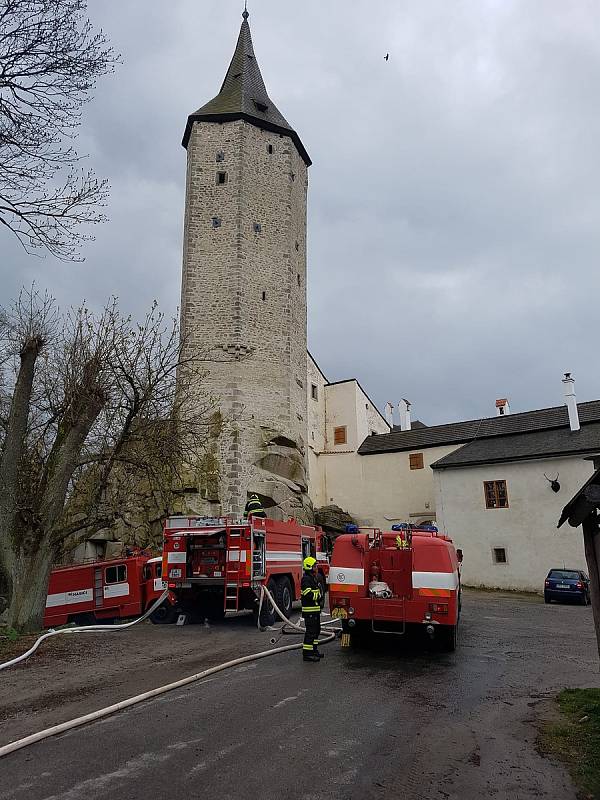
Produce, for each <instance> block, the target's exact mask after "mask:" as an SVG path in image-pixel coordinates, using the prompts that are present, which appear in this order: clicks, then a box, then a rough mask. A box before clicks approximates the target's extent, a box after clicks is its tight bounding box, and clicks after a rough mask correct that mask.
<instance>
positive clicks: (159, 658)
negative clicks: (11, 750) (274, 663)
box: [0, 615, 293, 745]
mask: <svg viewBox="0 0 600 800" xmlns="http://www.w3.org/2000/svg"><path fill="white" fill-rule="evenodd" d="M271 636H272V633H269V632H265V633H261V632H259V631H258V630H257V629H256V628H255V627H254V626H253V625H252V619H251V617H250V615H239V616H238V617H236V618H233V619H228V620H226V621H225V622H223V623H222V624H220V625H214V626H210V627H205V626H204V625H188V626H183V627H177V626H175V625H152V623H150V622H144V623H141V624H140V625H137V626H134V627H133V628H130V629H129V630H126V631H120V632H114V633H112V632H108V633H102V632H98V633H81V634H69V635H66V636H64V637H61V636H57V637H55V638H52V639H49V640H47V641H46V642H42V644H41V645H40V649H39V650H38V651H37V652H36V653H35V654H34V655H33V656H32V657H31V658H30V659H29V660H28V661H26V662H23V663H22V664H19V665H18V666H16V667H13V668H11V669H9V670H6V671H5V672H3V673H2V677H1V689H0V745H3V744H7V743H8V742H10V741H14V740H15V739H19V738H21V737H23V736H27V735H29V734H31V733H35V732H36V731H38V730H41V729H42V728H46V727H49V726H51V725H56V724H58V723H60V722H64V721H66V720H68V719H72V718H73V717H77V716H80V715H82V714H87V713H89V712H90V711H94V710H96V709H98V708H103V707H104V706H108V705H111V704H112V703H116V702H118V701H120V700H124V699H125V698H127V697H132V696H133V695H136V694H140V693H141V692H145V691H147V690H149V689H154V688H155V687H157V686H161V685H163V684H166V683H170V682H171V681H176V680H178V679H180V678H184V677H186V676H188V675H193V674H194V673H196V672H201V671H202V670H204V669H208V668H209V667H212V666H214V665H215V664H221V663H222V662H224V661H228V660H229V659H232V658H236V657H238V656H245V655H248V654H250V653H256V652H259V651H261V650H267V649H269V648H270V647H271V645H270V644H269V640H270V638H271ZM30 640H31V641H30ZM33 641H35V637H23V638H21V639H19V640H18V641H17V642H15V643H12V644H11V646H10V648H8V647H7V648H6V650H5V652H3V654H2V658H1V660H3V661H5V660H8V659H9V658H12V657H14V656H15V655H18V654H19V653H22V652H25V650H27V649H28V648H29V647H30V646H31V644H32V643H33ZM292 641H293V640H292V639H291V637H290V641H288V640H287V637H286V641H285V642H282V644H289V643H291V642H292Z"/></svg>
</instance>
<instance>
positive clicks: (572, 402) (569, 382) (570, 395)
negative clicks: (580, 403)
mask: <svg viewBox="0 0 600 800" xmlns="http://www.w3.org/2000/svg"><path fill="white" fill-rule="evenodd" d="M563 384H564V387H565V403H566V404H567V409H568V411H569V425H570V426H571V430H572V431H578V430H579V427H580V426H579V412H578V411H577V400H576V399H575V378H572V377H571V373H570V372H565V377H564V378H563Z"/></svg>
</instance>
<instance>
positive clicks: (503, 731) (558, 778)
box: [0, 593, 600, 800]
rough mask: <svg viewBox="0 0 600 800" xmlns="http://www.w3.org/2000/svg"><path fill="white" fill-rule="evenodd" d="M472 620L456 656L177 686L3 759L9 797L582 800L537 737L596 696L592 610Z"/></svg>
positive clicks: (498, 608)
mask: <svg viewBox="0 0 600 800" xmlns="http://www.w3.org/2000/svg"><path fill="white" fill-rule="evenodd" d="M462 622H463V625H462V632H461V642H460V645H459V649H458V650H457V652H456V653H454V654H451V655H448V654H441V653H432V652H428V651H427V650H426V649H424V648H423V646H422V643H421V642H420V641H408V642H404V641H401V640H398V639H396V638H393V637H384V638H383V640H379V641H376V642H374V643H371V645H370V646H368V647H367V646H360V647H357V648H353V649H350V650H342V649H341V648H340V646H339V643H337V642H336V643H334V644H333V645H329V646H328V647H327V650H326V658H325V659H324V660H323V662H322V663H320V664H305V663H302V661H301V655H300V652H296V651H294V652H292V653H286V654H283V655H278V656H274V657H273V658H269V659H265V660H262V661H259V662H256V663H255V664H250V665H244V666H242V667H240V668H237V669H235V670H233V671H231V672H227V673H223V674H221V675H217V676H213V677H212V678H210V679H208V680H206V681H205V682H203V683H200V684H194V685H192V686H191V687H189V688H187V689H184V690H176V691H174V692H171V693H169V694H167V695H164V696H163V697H161V698H159V699H156V700H154V701H149V702H147V703H144V704H142V705H139V706H137V707H135V708H133V709H130V710H128V711H125V712H121V713H119V714H116V715H114V716H112V717H110V718H108V719H106V720H104V721H101V722H98V723H94V724H90V725H88V726H86V727H84V728H80V729H77V730H74V731H72V732H70V733H67V734H63V735H61V736H59V737H55V738H52V739H49V740H47V741H45V742H42V743H39V744H36V745H33V746H32V747H30V748H27V749H25V750H22V751H20V752H18V753H14V754H12V755H10V756H7V757H6V758H4V759H2V760H1V761H0V775H1V776H2V780H1V781H0V797H2V798H6V800H24V798H27V800H42V799H43V800H58V799H59V798H60V800H80V799H81V798H86V800H96V799H98V800H100V798H102V799H103V800H104V798H106V799H108V798H117V797H118V798H127V799H128V800H142V799H143V800H147V798H148V797H152V798H171V799H172V800H179V798H181V800H183V799H184V798H186V800H187V798H200V797H201V798H204V797H207V798H219V799H222V800H228V799H229V798H235V799H236V800H238V798H265V799H268V800H270V798H274V799H275V798H277V800H282V798H302V799H303V800H321V799H322V798H336V799H338V800H354V799H355V798H356V799H357V800H358V798H360V800H367V799H369V798H405V799H406V800H412V799H413V798H420V799H422V798H427V799H428V800H429V799H430V798H447V799H450V800H458V799H459V798H461V800H465V798H467V799H468V798H483V797H493V798H498V800H504V799H505V798H506V800H509V798H510V800H515V798H557V800H558V798H561V800H575V798H576V794H575V791H574V789H573V787H572V786H571V783H570V781H569V778H568V777H567V775H566V773H565V771H564V770H563V768H562V767H561V766H559V765H557V764H554V763H553V762H551V761H549V760H547V759H546V758H544V757H543V756H541V755H540V754H539V753H538V752H537V750H536V736H537V729H536V725H537V724H538V722H539V719H540V717H541V716H543V715H544V714H545V713H547V711H546V710H545V709H546V706H549V698H551V697H552V696H553V695H554V694H555V693H556V692H557V691H559V690H560V689H561V688H563V687H564V686H567V685H569V686H599V685H600V681H599V675H598V664H597V656H596V653H595V642H594V636H593V627H592V619H591V610H590V609H589V608H581V607H577V606H557V605H552V606H545V605H544V604H543V603H542V602H540V601H539V600H537V599H531V598H524V597H510V596H507V595H492V594H486V593H465V602H464V605H463V621H462ZM201 634H202V630H201V629H199V630H198V635H201ZM173 635H177V631H176V630H173ZM237 635H238V636H241V635H242V634H241V633H240V631H238V633H237ZM286 639H287V637H286ZM286 643H287V642H286Z"/></svg>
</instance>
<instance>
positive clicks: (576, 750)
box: [541, 689, 600, 800]
mask: <svg viewBox="0 0 600 800" xmlns="http://www.w3.org/2000/svg"><path fill="white" fill-rule="evenodd" d="M557 702H558V706H559V709H560V712H561V714H560V719H558V720H557V721H556V722H551V723H549V724H547V725H546V726H545V728H544V730H543V731H542V733H541V746H542V749H543V751H544V752H546V753H551V754H553V755H556V756H558V758H560V759H561V760H562V761H564V762H565V763H566V765H567V767H568V769H569V772H570V774H571V777H572V778H573V781H574V782H575V784H576V786H577V787H578V788H579V790H580V792H581V795H580V796H581V797H582V798H586V800H600V689H565V690H564V691H562V692H561V693H560V694H559V695H558V697H557ZM586 717H587V719H585V718H586Z"/></svg>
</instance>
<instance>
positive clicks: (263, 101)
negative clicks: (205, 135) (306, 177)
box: [182, 8, 312, 166]
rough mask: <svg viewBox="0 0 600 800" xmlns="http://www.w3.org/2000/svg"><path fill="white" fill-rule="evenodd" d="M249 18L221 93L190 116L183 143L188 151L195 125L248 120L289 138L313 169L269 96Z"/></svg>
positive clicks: (298, 139)
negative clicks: (258, 60)
mask: <svg viewBox="0 0 600 800" xmlns="http://www.w3.org/2000/svg"><path fill="white" fill-rule="evenodd" d="M249 16H250V14H249V13H248V11H247V9H246V8H245V9H244V13H243V14H242V17H243V22H242V27H241V29H240V35H239V37H238V41H237V45H236V48H235V52H234V54H233V58H232V59H231V64H230V65H229V69H228V70H227V74H226V75H225V80H224V81H223V85H222V86H221V90H220V92H219V94H218V95H217V96H216V97H214V98H213V99H212V100H211V101H210V102H208V103H206V105H204V106H202V108H199V109H198V110H197V111H195V112H194V113H193V114H190V116H189V117H188V121H187V125H186V128H185V133H184V135H183V142H182V144H183V146H184V147H186V148H187V144H188V141H189V138H190V134H191V131H192V126H193V124H194V122H229V121H231V120H236V119H245V120H246V121H247V122H250V123H252V125H256V126H257V127H259V128H264V129H266V130H269V131H274V132H275V133H280V134H282V135H284V136H289V137H290V138H291V139H292V140H293V142H294V144H295V145H296V147H297V148H298V152H299V153H300V155H301V156H302V158H303V159H304V161H305V163H306V165H307V166H310V165H311V163H312V162H311V160H310V157H309V155H308V153H307V152H306V149H305V148H304V145H303V144H302V142H301V141H300V137H299V136H298V134H297V133H296V131H295V130H294V129H293V128H292V126H291V125H290V124H289V123H288V122H287V120H286V119H285V117H284V116H283V114H281V112H280V111H279V109H278V108H277V106H276V105H275V103H274V102H273V101H272V100H271V98H270V97H269V95H268V94H267V90H266V88H265V83H264V81H263V77H262V75H261V72H260V67H259V66H258V62H257V60H256V56H255V55H254V47H253V46H252V35H251V33H250V25H249V24H248V17H249Z"/></svg>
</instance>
